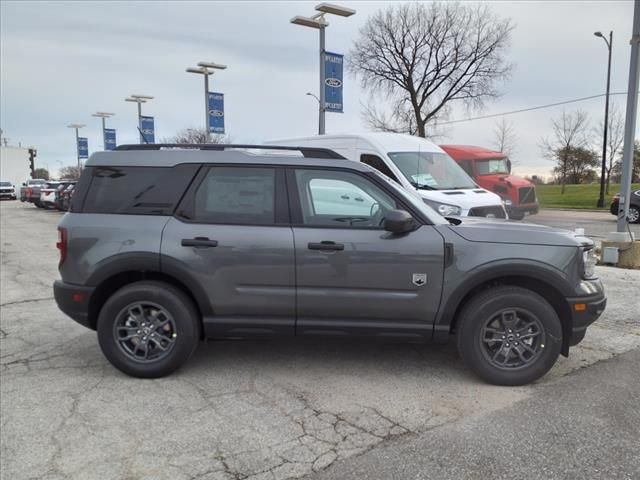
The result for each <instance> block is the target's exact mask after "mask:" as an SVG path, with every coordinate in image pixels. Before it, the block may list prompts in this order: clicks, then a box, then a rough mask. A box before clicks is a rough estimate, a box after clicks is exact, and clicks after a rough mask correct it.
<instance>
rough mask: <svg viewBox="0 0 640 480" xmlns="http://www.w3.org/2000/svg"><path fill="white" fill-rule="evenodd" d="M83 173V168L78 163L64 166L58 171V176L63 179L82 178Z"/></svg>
mask: <svg viewBox="0 0 640 480" xmlns="http://www.w3.org/2000/svg"><path fill="white" fill-rule="evenodd" d="M81 173H82V168H81V167H78V166H76V165H70V166H67V167H62V168H61V169H60V171H59V172H58V176H59V177H60V178H61V179H65V180H78V179H80V174H81Z"/></svg>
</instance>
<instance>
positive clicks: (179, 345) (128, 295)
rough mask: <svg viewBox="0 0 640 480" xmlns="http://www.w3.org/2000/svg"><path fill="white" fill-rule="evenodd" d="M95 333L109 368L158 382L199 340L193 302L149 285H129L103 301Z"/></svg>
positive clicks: (163, 287) (178, 293)
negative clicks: (158, 378)
mask: <svg viewBox="0 0 640 480" xmlns="http://www.w3.org/2000/svg"><path fill="white" fill-rule="evenodd" d="M97 331H98V341H99V343H100V348H101V349H102V352H103V353H104V355H105V356H106V357H107V359H108V360H109V361H110V362H111V363H112V364H113V366H115V367H116V368H118V369H119V370H121V371H123V372H124V373H126V374H128V375H132V376H134V377H141V378H157V377H162V376H165V375H168V374H170V373H171V372H173V371H174V370H176V369H177V368H179V367H180V366H181V365H182V364H183V363H184V362H186V361H187V360H188V359H189V357H190V356H191V354H192V353H193V352H194V350H195V348H196V346H197V345H198V340H199V337H200V332H199V320H198V313H197V311H196V309H195V307H194V305H193V302H191V300H190V299H189V298H188V297H187V296H186V295H185V294H184V293H183V292H182V291H180V290H179V289H177V288H176V287H174V286H172V285H169V284H166V283H163V282H154V281H144V282H136V283H132V284H130V285H127V286H125V287H123V288H121V289H120V290H118V291H117V292H115V293H114V294H113V295H112V296H111V297H109V299H108V300H107V301H106V302H105V304H104V306H103V307H102V310H101V311H100V315H99V317H98V325H97Z"/></svg>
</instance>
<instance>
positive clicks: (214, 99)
mask: <svg viewBox="0 0 640 480" xmlns="http://www.w3.org/2000/svg"><path fill="white" fill-rule="evenodd" d="M208 101H209V132H210V133H224V94H222V93H215V92H209V98H208Z"/></svg>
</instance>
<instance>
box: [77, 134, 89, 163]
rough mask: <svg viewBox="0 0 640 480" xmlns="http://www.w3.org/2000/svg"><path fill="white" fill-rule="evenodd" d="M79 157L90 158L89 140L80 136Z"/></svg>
mask: <svg viewBox="0 0 640 480" xmlns="http://www.w3.org/2000/svg"><path fill="white" fill-rule="evenodd" d="M78 158H89V140H87V138H86V137H78Z"/></svg>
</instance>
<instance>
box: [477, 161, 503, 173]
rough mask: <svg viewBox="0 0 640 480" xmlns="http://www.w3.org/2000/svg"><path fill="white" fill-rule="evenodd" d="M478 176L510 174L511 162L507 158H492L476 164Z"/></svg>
mask: <svg viewBox="0 0 640 480" xmlns="http://www.w3.org/2000/svg"><path fill="white" fill-rule="evenodd" d="M476 168H477V169H478V175H492V174H494V173H505V174H508V173H509V162H508V161H507V159H506V158H491V159H488V160H478V161H477V162H476Z"/></svg>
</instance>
